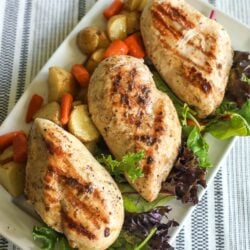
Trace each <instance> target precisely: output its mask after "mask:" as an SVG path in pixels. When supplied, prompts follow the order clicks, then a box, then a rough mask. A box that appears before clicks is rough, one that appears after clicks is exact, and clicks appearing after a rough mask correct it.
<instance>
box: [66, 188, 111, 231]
mask: <svg viewBox="0 0 250 250" xmlns="http://www.w3.org/2000/svg"><path fill="white" fill-rule="evenodd" d="M65 194H66V195H67V198H68V201H69V202H70V203H71V204H72V205H73V206H74V207H77V208H79V209H81V213H83V214H84V215H85V216H86V217H88V221H89V223H90V222H91V224H92V225H93V226H95V227H96V228H97V229H99V228H100V227H101V223H100V222H103V223H105V224H108V223H109V220H108V215H107V214H106V212H105V211H101V210H100V209H98V210H96V209H95V207H93V206H91V205H90V204H89V201H88V200H87V202H84V200H80V199H78V198H77V197H76V196H75V194H74V190H70V189H65Z"/></svg>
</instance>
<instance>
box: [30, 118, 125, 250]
mask: <svg viewBox="0 0 250 250" xmlns="http://www.w3.org/2000/svg"><path fill="white" fill-rule="evenodd" d="M25 193H26V195H27V198H28V200H29V201H30V202H31V204H32V205H33V206H34V208H35V210H36V211H37V213H38V214H39V215H40V216H41V218H42V219H43V221H44V222H45V223H46V224H48V225H49V226H50V227H52V228H53V229H55V230H56V231H58V232H62V233H64V234H65V236H66V237H67V239H68V241H69V243H70V245H71V246H72V247H74V248H78V249H79V250H102V249H106V248H108V247H109V246H110V245H111V244H112V243H113V242H114V241H115V240H116V238H117V237H118V236H119V233H120V230H121V228H122V224H123V221H124V208H123V200H122V196H121V193H120V191H119V189H118V187H117V185H116V184H115V182H114V181H113V179H112V177H111V176H110V175H109V173H108V172H107V171H106V170H105V169H104V167H102V166H101V165H100V164H99V163H98V162H97V161H96V160H95V159H94V158H93V156H92V155H91V154H90V153H89V151H88V150H87V149H86V148H85V146H84V145H83V144H82V143H81V142H80V141H79V140H78V139H77V138H76V137H74V136H73V135H71V134H69V133H68V132H66V131H65V130H63V129H62V128H60V127H59V126H57V125H56V124H55V123H52V122H51V121H48V120H45V119H39V118H37V119H36V120H35V122H34V124H33V126H32V129H31V133H30V138H29V154H28V163H27V167H26V186H25Z"/></svg>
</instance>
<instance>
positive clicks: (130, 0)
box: [124, 0, 148, 11]
mask: <svg viewBox="0 0 250 250" xmlns="http://www.w3.org/2000/svg"><path fill="white" fill-rule="evenodd" d="M147 1H148V0H126V1H125V4H124V8H125V9H127V10H130V11H134V10H138V11H142V10H143V9H144V7H145V5H146V3H147Z"/></svg>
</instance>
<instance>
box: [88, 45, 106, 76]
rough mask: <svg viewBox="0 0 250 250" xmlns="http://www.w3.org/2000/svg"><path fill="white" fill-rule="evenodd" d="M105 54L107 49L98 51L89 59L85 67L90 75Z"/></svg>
mask: <svg viewBox="0 0 250 250" xmlns="http://www.w3.org/2000/svg"><path fill="white" fill-rule="evenodd" d="M104 52H105V49H98V50H96V51H95V52H94V53H93V54H92V55H91V56H90V57H89V59H88V60H87V62H86V65H85V66H86V68H87V70H88V71H89V72H90V73H93V72H94V70H95V68H96V67H97V65H98V64H99V63H100V62H101V60H102V59H103V55H104Z"/></svg>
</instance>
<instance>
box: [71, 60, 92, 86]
mask: <svg viewBox="0 0 250 250" xmlns="http://www.w3.org/2000/svg"><path fill="white" fill-rule="evenodd" d="M71 73H72V75H73V76H74V77H75V79H76V81H77V82H78V83H79V85H80V86H82V87H86V86H88V84H89V79H90V75H89V72H88V70H87V69H86V68H85V67H84V66H83V65H81V64H74V65H73V66H72V69H71Z"/></svg>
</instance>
